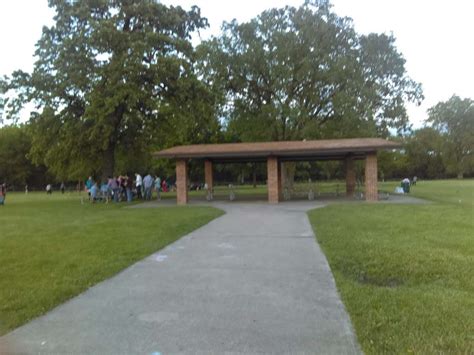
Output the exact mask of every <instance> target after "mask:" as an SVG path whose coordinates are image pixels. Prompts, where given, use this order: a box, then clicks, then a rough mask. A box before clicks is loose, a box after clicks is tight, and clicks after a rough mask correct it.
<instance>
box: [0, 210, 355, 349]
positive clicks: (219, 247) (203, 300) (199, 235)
mask: <svg viewBox="0 0 474 355" xmlns="http://www.w3.org/2000/svg"><path fill="white" fill-rule="evenodd" d="M217 207H220V208H223V209H224V210H225V211H226V212H227V213H226V214H225V215H224V216H222V217H220V218H218V219H216V220H214V221H212V222H211V223H209V224H208V225H206V226H204V227H202V228H200V229H198V230H196V231H194V232H192V233H190V234H189V235H187V236H185V237H183V238H182V239H180V240H178V241H177V242H175V243H173V244H171V245H169V246H168V247H166V248H165V249H163V250H161V252H159V253H156V254H154V255H151V256H150V257H148V258H146V259H144V260H142V261H140V262H138V263H136V264H134V265H132V266H131V267H129V268H128V269H126V270H124V271H123V272H121V273H119V274H118V275H116V276H115V277H113V278H111V279H109V280H106V281H104V282H102V283H100V284H98V285H96V286H95V287H92V288H91V289H89V290H88V291H87V292H85V293H83V294H81V295H79V296H78V297H76V298H74V299H72V300H70V301H69V302H66V303H65V304H63V305H61V306H59V307H57V308H56V309H54V310H53V311H51V312H49V313H48V314H47V315H45V316H43V317H40V318H38V319H36V320H34V321H32V322H31V323H29V324H27V325H25V326H23V327H21V328H18V329H17V330H15V331H13V332H12V333H10V334H8V335H6V336H4V337H3V339H0V341H3V342H4V341H6V342H7V344H8V345H7V346H9V349H10V350H15V351H18V352H26V353H44V354H50V353H60V354H66V353H95V354H153V353H155V352H156V353H161V354H171V353H201V354H222V353H228V354H233V353H245V354H247V353H249V354H250V353H252V354H253V353H292V354H293V353H308V354H314V353H321V354H354V353H359V347H358V345H357V342H356V340H355V337H354V334H353V329H352V326H351V323H350V320H349V317H348V315H347V313H346V311H345V309H344V306H343V304H342V303H341V300H340V298H339V295H338V293H337V291H336V287H335V284H334V280H333V277H332V274H331V272H330V269H329V266H328V263H327V261H326V258H325V257H324V255H323V254H322V252H321V250H320V249H319V247H318V245H317V243H316V242H315V238H314V234H313V231H312V229H311V226H310V223H309V221H308V218H307V216H306V213H305V212H306V210H307V209H308V208H310V207H311V208H314V207H315V203H314V202H313V203H311V204H309V203H305V202H299V203H287V204H281V205H278V206H269V205H267V204H266V203H262V204H258V203H247V204H239V203H234V204H225V203H223V204H218V205H217Z"/></svg>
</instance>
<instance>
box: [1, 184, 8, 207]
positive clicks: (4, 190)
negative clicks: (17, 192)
mask: <svg viewBox="0 0 474 355" xmlns="http://www.w3.org/2000/svg"><path fill="white" fill-rule="evenodd" d="M6 196H7V184H6V183H3V184H1V185H0V205H4V204H5V198H6Z"/></svg>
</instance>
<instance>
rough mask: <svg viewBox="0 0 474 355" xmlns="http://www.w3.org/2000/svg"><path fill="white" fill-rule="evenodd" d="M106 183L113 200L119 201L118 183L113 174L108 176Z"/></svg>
mask: <svg viewBox="0 0 474 355" xmlns="http://www.w3.org/2000/svg"><path fill="white" fill-rule="evenodd" d="M107 185H108V186H109V189H110V191H112V195H113V197H114V202H119V184H118V182H117V179H116V178H115V177H113V176H109V180H108V182H107Z"/></svg>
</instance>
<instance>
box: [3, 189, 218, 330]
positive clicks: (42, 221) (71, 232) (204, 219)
mask: <svg viewBox="0 0 474 355" xmlns="http://www.w3.org/2000/svg"><path fill="white" fill-rule="evenodd" d="M7 198H8V199H9V200H8V201H7V205H5V206H1V207H0V226H1V233H0V260H1V264H0V335H2V334H5V333H7V332H9V331H11V330H13V329H14V328H16V327H18V326H20V325H22V324H25V323H27V322H28V321H30V320H32V319H33V318H36V317H38V316H40V315H43V314H45V313H46V312H48V311H49V310H51V309H53V308H54V307H56V306H58V305H60V304H61V303H64V302H65V301H67V300H69V299H71V298H72V297H74V296H77V295H78V294H80V293H82V292H84V291H86V290H87V289H88V288H90V287H92V286H94V285H95V284H97V283H99V282H101V281H103V280H105V279H108V278H110V277H112V276H114V275H115V274H117V273H118V272H120V271H122V270H123V269H125V268H127V267H128V266H130V265H132V264H134V263H135V262H137V261H139V260H141V259H143V258H145V257H147V256H149V255H151V254H153V253H154V252H156V251H158V250H160V249H162V248H164V247H165V246H167V245H169V244H170V243H172V242H174V241H176V240H177V239H179V238H180V237H182V236H184V235H186V234H188V233H190V232H191V231H193V230H195V229H197V228H199V227H201V226H203V225H205V224H207V223H209V222H210V221H211V220H213V219H214V218H216V217H219V216H221V215H222V214H224V212H223V211H221V210H219V209H216V208H213V207H194V206H192V207H191V206H186V207H165V208H146V209H142V208H123V207H125V205H114V204H109V205H104V204H97V205H91V204H84V205H81V204H80V203H79V202H78V200H77V197H68V196H61V195H59V194H56V195H55V196H53V197H46V196H44V195H43V194H41V195H39V194H30V195H28V197H25V196H24V195H17V196H15V194H10V195H8V196H7Z"/></svg>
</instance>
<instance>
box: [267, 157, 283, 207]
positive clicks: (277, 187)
mask: <svg viewBox="0 0 474 355" xmlns="http://www.w3.org/2000/svg"><path fill="white" fill-rule="evenodd" d="M267 180H268V184H267V185H268V186H267V188H268V202H269V203H278V202H280V199H281V168H280V164H279V163H278V158H277V157H268V159H267Z"/></svg>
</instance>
